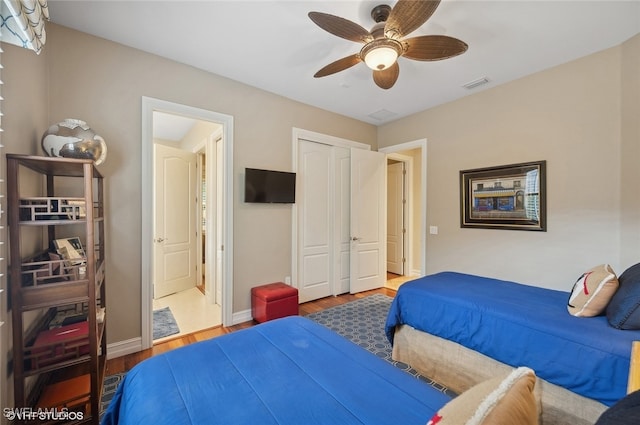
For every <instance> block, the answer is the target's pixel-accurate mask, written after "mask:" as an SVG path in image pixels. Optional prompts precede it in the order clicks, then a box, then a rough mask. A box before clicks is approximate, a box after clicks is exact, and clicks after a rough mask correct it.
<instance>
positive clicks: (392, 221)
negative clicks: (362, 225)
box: [387, 162, 405, 275]
mask: <svg viewBox="0 0 640 425" xmlns="http://www.w3.org/2000/svg"><path fill="white" fill-rule="evenodd" d="M404 200H405V197H404V163H403V162H394V163H393V164H389V165H387V271H388V272H391V273H395V274H399V275H404V234H405V224H404Z"/></svg>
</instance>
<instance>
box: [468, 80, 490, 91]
mask: <svg viewBox="0 0 640 425" xmlns="http://www.w3.org/2000/svg"><path fill="white" fill-rule="evenodd" d="M488 82H489V79H488V78H487V77H482V78H478V79H477V80H473V81H469V82H468V83H466V84H463V85H462V87H464V88H466V89H468V90H471V89H475V88H476V87H478V86H481V85H483V84H487V83H488Z"/></svg>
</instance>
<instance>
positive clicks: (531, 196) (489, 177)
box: [460, 161, 547, 232]
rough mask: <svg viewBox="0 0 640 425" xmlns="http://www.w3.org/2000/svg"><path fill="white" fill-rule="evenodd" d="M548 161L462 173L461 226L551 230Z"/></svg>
mask: <svg viewBox="0 0 640 425" xmlns="http://www.w3.org/2000/svg"><path fill="white" fill-rule="evenodd" d="M546 204H547V203H546V161H535V162H526V163H521V164H510V165H501V166H496V167H487V168H476V169H473V170H462V171H460V227H478V228H485V229H509V230H537V231H543V232H545V231H546V230H547V220H546V218H547V217H546V216H547V214H546Z"/></svg>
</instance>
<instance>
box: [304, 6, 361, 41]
mask: <svg viewBox="0 0 640 425" xmlns="http://www.w3.org/2000/svg"><path fill="white" fill-rule="evenodd" d="M309 18H311V20H312V21H313V22H315V23H316V25H318V26H319V27H320V28H322V29H323V30H325V31H327V32H330V33H331V34H333V35H337V36H338V37H342V38H345V39H347V40H351V41H355V42H356V43H367V42H369V41H371V40H373V37H371V34H370V33H369V31H367V30H366V29H364V28H362V27H361V26H360V25H358V24H356V23H355V22H352V21H350V20H348V19H344V18H341V17H339V16H334V15H329V14H328V13H322V12H309Z"/></svg>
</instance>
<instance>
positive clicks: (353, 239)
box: [351, 236, 362, 242]
mask: <svg viewBox="0 0 640 425" xmlns="http://www.w3.org/2000/svg"><path fill="white" fill-rule="evenodd" d="M360 239H362V238H358V237H356V236H352V237H351V240H352V241H354V242H355V241H359V240H360Z"/></svg>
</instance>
